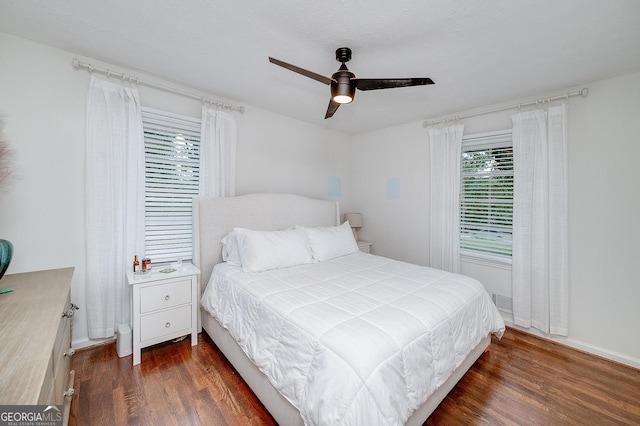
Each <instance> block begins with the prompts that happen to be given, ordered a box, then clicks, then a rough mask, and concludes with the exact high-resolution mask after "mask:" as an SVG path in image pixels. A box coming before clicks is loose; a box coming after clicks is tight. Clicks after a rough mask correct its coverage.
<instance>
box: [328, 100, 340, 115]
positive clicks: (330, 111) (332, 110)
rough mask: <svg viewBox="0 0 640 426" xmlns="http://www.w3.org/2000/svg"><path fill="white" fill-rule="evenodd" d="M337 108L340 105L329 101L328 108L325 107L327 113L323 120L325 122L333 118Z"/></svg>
mask: <svg viewBox="0 0 640 426" xmlns="http://www.w3.org/2000/svg"><path fill="white" fill-rule="evenodd" d="M339 106H340V104H339V103H338V102H336V101H334V100H333V99H331V100H330V101H329V107H327V113H326V114H325V116H324V119H325V120H326V119H327V118H331V117H333V114H335V112H336V111H337V110H338V107H339Z"/></svg>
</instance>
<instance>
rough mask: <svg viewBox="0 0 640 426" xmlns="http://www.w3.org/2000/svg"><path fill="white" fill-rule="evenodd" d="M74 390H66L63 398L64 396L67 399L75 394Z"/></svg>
mask: <svg viewBox="0 0 640 426" xmlns="http://www.w3.org/2000/svg"><path fill="white" fill-rule="evenodd" d="M75 392H76V391H75V389H73V388H69V389H67V390H66V392H65V393H64V396H66V397H67V398H70V397H72V396H73V394H74V393H75Z"/></svg>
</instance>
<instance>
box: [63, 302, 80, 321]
mask: <svg viewBox="0 0 640 426" xmlns="http://www.w3.org/2000/svg"><path fill="white" fill-rule="evenodd" d="M78 309H80V308H79V307H78V305H76V304H74V303H72V304H71V305H70V306H69V309H68V310H66V311H65V312H63V313H62V316H63V317H66V318H73V314H74V313H75V311H77V310H78Z"/></svg>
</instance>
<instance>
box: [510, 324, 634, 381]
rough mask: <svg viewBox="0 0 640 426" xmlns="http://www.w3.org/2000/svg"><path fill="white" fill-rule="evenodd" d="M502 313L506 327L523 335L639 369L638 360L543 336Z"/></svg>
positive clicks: (568, 339)
mask: <svg viewBox="0 0 640 426" xmlns="http://www.w3.org/2000/svg"><path fill="white" fill-rule="evenodd" d="M501 313H502V317H503V319H504V322H505V324H506V325H508V326H509V327H511V328H515V329H516V330H520V331H522V332H525V333H529V334H533V335H534V336H538V337H542V338H543V339H547V340H551V341H553V342H556V343H559V344H561V345H565V346H569V347H571V348H574V349H578V350H580V351H583V352H587V353H590V354H593V355H597V356H600V357H602V358H607V359H610V360H612V361H615V362H619V363H620V364H625V365H628V366H629V367H633V368H637V369H640V359H638V358H634V357H631V356H628V355H625V354H621V353H618V352H615V351H612V350H609V349H605V348H602V347H599V346H595V345H591V344H589V343H584V342H580V341H578V340H575V339H572V338H570V337H562V336H553V335H548V334H544V333H543V332H541V331H538V330H536V329H535V328H524V327H520V326H517V325H515V324H513V317H512V316H511V315H509V314H506V313H504V312H501Z"/></svg>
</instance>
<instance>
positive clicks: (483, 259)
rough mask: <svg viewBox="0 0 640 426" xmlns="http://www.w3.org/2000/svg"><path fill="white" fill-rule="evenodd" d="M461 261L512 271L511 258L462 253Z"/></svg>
mask: <svg viewBox="0 0 640 426" xmlns="http://www.w3.org/2000/svg"><path fill="white" fill-rule="evenodd" d="M460 261H461V262H467V263H474V264H476V265H481V266H489V267H492V268H501V269H506V270H509V271H510V270H511V258H510V257H509V258H504V257H499V256H491V255H490V254H477V253H469V252H462V253H460Z"/></svg>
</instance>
